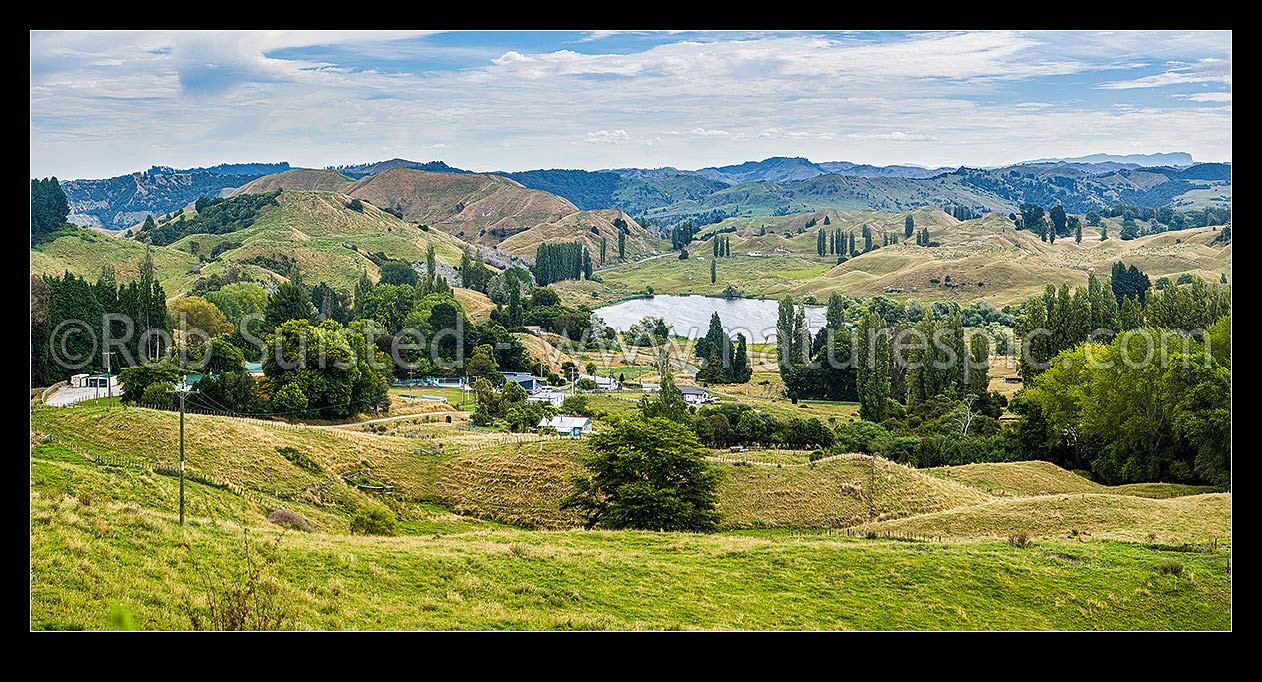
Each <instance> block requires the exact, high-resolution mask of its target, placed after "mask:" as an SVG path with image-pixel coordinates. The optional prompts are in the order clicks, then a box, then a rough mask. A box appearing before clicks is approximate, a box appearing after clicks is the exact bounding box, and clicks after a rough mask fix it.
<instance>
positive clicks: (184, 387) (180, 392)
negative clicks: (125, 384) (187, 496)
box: [171, 377, 193, 526]
mask: <svg viewBox="0 0 1262 682" xmlns="http://www.w3.org/2000/svg"><path fill="white" fill-rule="evenodd" d="M171 390H173V391H175V394H176V395H177V396H179V398H180V526H183V525H184V398H185V397H186V396H188V394H189V393H192V391H193V387H192V386H189V385H188V380H187V379H186V378H184V377H181V378H180V383H179V384H178V385H176V386H175V387H174V388H172V389H171Z"/></svg>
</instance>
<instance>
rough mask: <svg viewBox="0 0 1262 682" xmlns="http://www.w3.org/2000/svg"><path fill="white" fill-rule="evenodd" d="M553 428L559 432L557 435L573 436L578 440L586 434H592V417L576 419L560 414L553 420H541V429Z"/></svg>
mask: <svg viewBox="0 0 1262 682" xmlns="http://www.w3.org/2000/svg"><path fill="white" fill-rule="evenodd" d="M545 426H551V427H552V428H554V429H556V430H557V433H559V434H561V435H563V436H572V437H575V438H578V437H579V436H582V435H584V434H588V433H591V432H592V419H591V417H574V416H571V415H567V414H558V415H557V416H555V417H553V418H552V419H540V420H539V428H541V429H542V428H543V427H545Z"/></svg>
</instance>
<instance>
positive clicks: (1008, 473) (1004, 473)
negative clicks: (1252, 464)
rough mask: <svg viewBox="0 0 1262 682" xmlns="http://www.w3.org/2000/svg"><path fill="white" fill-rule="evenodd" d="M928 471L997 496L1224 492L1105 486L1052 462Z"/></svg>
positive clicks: (1172, 486) (1198, 487)
mask: <svg viewBox="0 0 1262 682" xmlns="http://www.w3.org/2000/svg"><path fill="white" fill-rule="evenodd" d="M925 471H926V473H929V474H931V475H933V476H938V477H940V478H944V479H947V480H951V481H956V482H959V483H963V484H965V485H968V486H972V487H974V488H977V489H979V490H984V491H986V492H987V493H988V494H990V495H994V496H996V497H1028V496H1032V495H1052V494H1056V493H1109V494H1113V495H1133V496H1136V497H1151V498H1167V497H1181V496H1184V495H1200V494H1203V493H1212V492H1221V491H1220V490H1219V489H1217V488H1213V487H1210V486H1201V485H1182V484H1179V483H1131V484H1128V485H1118V486H1106V485H1101V484H1099V483H1096V482H1095V481H1092V480H1090V479H1087V478H1083V477H1082V476H1079V475H1078V474H1075V473H1073V472H1070V471H1066V470H1064V469H1062V468H1060V467H1058V466H1056V465H1055V464H1052V463H1051V462H1040V461H1029V462H1005V463H1002V464H965V465H963V466H954V467H936V468H932V469H926V470H925Z"/></svg>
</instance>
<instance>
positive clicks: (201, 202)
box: [136, 190, 281, 246]
mask: <svg viewBox="0 0 1262 682" xmlns="http://www.w3.org/2000/svg"><path fill="white" fill-rule="evenodd" d="M280 192H281V191H280V190H276V191H274V192H264V193H261V194H242V195H239V196H235V197H229V198H227V199H223V198H216V199H211V198H208V197H201V198H200V199H198V200H197V215H195V216H193V217H192V218H187V217H185V216H184V215H180V216H179V217H177V218H176V219H174V220H168V221H167V222H165V223H163V224H162V225H161V226H159V225H157V224H156V223H154V221H153V216H149V217H147V218H145V222H144V224H143V225H141V227H140V231H139V233H138V234H137V235H136V239H137V240H138V241H142V242H146V243H149V244H153V245H155V246H166V245H167V244H172V243H174V242H177V241H179V240H180V239H181V238H182V237H184V236H185V235H190V234H227V233H230V232H236V231H238V230H244V229H245V228H247V227H250V226H251V225H253V224H254V221H255V220H257V219H258V214H259V212H260V211H262V210H263V209H264V208H266V207H268V206H272V205H275V203H276V197H278V196H280Z"/></svg>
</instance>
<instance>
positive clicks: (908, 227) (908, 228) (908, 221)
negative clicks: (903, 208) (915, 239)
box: [903, 213, 916, 239]
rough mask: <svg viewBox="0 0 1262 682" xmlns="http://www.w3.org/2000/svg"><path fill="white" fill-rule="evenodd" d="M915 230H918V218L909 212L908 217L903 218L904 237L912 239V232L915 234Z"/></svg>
mask: <svg viewBox="0 0 1262 682" xmlns="http://www.w3.org/2000/svg"><path fill="white" fill-rule="evenodd" d="M915 232H916V219H915V218H913V217H912V215H911V214H910V213H908V214H907V217H906V218H903V237H904V238H905V239H911V236H912V234H914V233H915Z"/></svg>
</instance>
